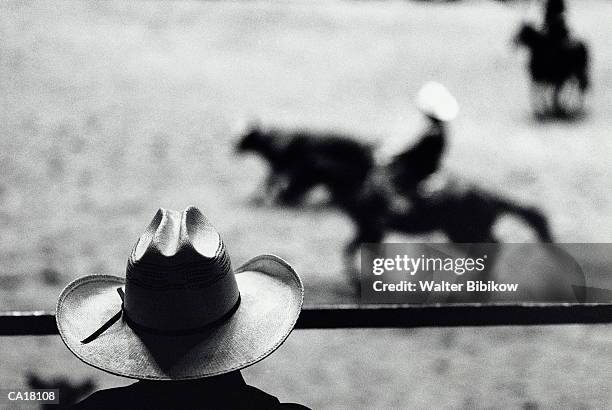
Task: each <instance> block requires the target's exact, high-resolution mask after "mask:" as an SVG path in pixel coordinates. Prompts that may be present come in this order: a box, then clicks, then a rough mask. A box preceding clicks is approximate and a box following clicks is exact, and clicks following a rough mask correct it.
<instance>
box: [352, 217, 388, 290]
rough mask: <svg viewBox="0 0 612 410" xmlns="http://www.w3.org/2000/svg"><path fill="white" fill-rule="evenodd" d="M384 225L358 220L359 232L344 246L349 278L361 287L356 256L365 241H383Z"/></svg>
mask: <svg viewBox="0 0 612 410" xmlns="http://www.w3.org/2000/svg"><path fill="white" fill-rule="evenodd" d="M384 229H385V228H384V226H383V225H381V224H376V223H371V222H366V221H360V222H359V221H357V234H356V235H355V238H353V240H352V241H351V242H349V243H348V245H346V247H345V248H344V267H345V268H344V270H345V272H346V273H347V275H349V280H350V281H352V282H353V283H354V284H356V286H357V287H359V277H360V275H359V273H360V268H359V267H357V266H355V256H356V255H357V251H358V250H359V247H360V246H361V244H363V243H381V242H382V240H383V238H384V234H385V231H384Z"/></svg>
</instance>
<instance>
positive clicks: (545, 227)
mask: <svg viewBox="0 0 612 410" xmlns="http://www.w3.org/2000/svg"><path fill="white" fill-rule="evenodd" d="M499 205H500V207H501V208H502V209H503V210H504V211H505V212H507V213H511V214H514V215H517V216H518V217H520V218H521V219H523V220H524V221H525V222H526V223H527V224H528V225H529V226H530V227H531V228H532V229H533V230H535V232H536V233H537V235H538V237H539V239H540V241H541V242H554V240H553V236H552V233H551V231H550V226H549V224H548V219H547V218H546V216H545V215H544V214H543V213H542V212H541V211H540V210H539V209H537V208H536V207H533V206H522V205H519V204H516V203H513V202H509V201H500V202H499Z"/></svg>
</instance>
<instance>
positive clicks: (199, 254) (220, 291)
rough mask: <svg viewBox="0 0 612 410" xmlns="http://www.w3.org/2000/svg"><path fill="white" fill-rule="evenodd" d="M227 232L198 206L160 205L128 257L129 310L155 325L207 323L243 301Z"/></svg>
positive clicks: (144, 323)
mask: <svg viewBox="0 0 612 410" xmlns="http://www.w3.org/2000/svg"><path fill="white" fill-rule="evenodd" d="M238 296H239V292H238V288H237V286H236V281H235V280H234V275H233V272H232V269H231V263H230V259H229V256H228V255H227V252H226V250H225V246H224V244H223V241H222V240H221V237H220V236H219V234H218V233H217V231H216V230H215V228H214V227H213V226H212V225H211V224H210V222H209V221H208V220H207V219H206V217H205V216H204V215H202V213H201V212H200V211H199V210H198V209H197V208H195V207H189V208H187V209H186V210H185V211H183V212H182V213H181V212H177V211H172V210H167V209H160V210H159V211H157V214H156V215H155V217H154V218H153V221H152V222H151V224H150V225H149V226H148V227H147V229H146V230H145V232H144V233H143V235H142V236H141V237H140V239H139V240H138V242H137V243H136V246H134V248H133V250H132V253H131V254H130V257H129V259H128V265H127V270H126V289H125V311H126V313H127V315H128V316H129V317H130V319H131V320H133V321H134V322H135V323H137V324H138V325H141V326H143V327H149V328H155V329H160V330H163V329H190V328H196V327H199V326H204V325H206V324H208V323H210V322H212V321H214V320H216V319H218V318H219V317H221V316H223V315H224V314H225V313H227V312H228V311H229V310H230V309H231V308H232V306H234V305H235V304H236V303H237V301H238Z"/></svg>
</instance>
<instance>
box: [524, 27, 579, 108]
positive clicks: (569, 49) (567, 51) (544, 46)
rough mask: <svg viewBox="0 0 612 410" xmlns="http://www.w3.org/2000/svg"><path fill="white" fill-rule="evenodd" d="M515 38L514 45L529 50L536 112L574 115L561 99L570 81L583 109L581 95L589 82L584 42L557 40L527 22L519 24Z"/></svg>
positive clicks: (533, 100) (568, 39) (567, 39)
mask: <svg viewBox="0 0 612 410" xmlns="http://www.w3.org/2000/svg"><path fill="white" fill-rule="evenodd" d="M514 41H515V44H516V45H522V46H525V47H527V49H528V50H529V52H530V60H529V73H530V75H531V80H532V83H533V88H532V102H533V106H534V109H535V112H536V114H538V115H541V114H552V115H554V116H569V115H572V114H575V112H573V110H570V109H568V107H567V104H566V103H565V102H563V101H562V93H563V91H564V88H565V87H566V86H567V85H568V84H569V83H571V82H573V83H574V84H575V85H576V86H577V92H578V102H577V104H576V105H577V109H578V110H582V108H583V107H584V94H585V92H586V91H587V89H588V88H589V83H590V81H589V51H588V47H587V46H586V44H585V43H584V42H582V41H579V40H573V39H570V38H566V39H562V40H559V41H557V40H555V39H552V38H549V37H548V36H546V34H545V32H542V31H539V30H538V29H536V28H535V27H533V26H532V25H530V24H526V23H525V24H523V25H522V26H521V29H520V30H519V32H518V33H517V35H516V37H515V38H514ZM550 93H552V95H550ZM539 100H544V103H543V104H540V103H539ZM548 101H551V102H550V103H548ZM542 105H543V106H542Z"/></svg>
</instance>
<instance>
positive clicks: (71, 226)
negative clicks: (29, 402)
mask: <svg viewBox="0 0 612 410" xmlns="http://www.w3.org/2000/svg"><path fill="white" fill-rule="evenodd" d="M526 3H527V2H513V3H512V4H511V5H504V4H501V3H500V2H494V1H485V0H480V1H477V0H474V1H463V2H456V3H451V4H438V3H434V4H427V3H425V2H412V1H388V2H348V1H317V2H267V1H265V2H260V1H257V2H175V1H173V2H168V3H166V2H134V3H130V4H127V5H125V4H122V3H119V2H112V1H109V2H98V3H93V2H92V3H84V2H83V3H82V2H58V3H57V4H55V3H51V2H43V1H37V2H31V1H4V2H2V3H0V169H1V172H0V262H1V263H0V310H9V309H53V308H54V303H55V301H56V299H57V296H58V294H59V292H60V291H61V289H62V288H63V286H64V285H65V284H66V283H68V282H69V281H70V280H72V279H73V278H75V277H78V276H81V275H86V274H91V273H108V274H116V275H122V274H123V273H124V269H125V262H126V259H127V255H128V252H129V250H130V248H131V246H132V245H133V243H134V242H135V240H136V238H137V237H138V235H139V234H140V232H141V231H142V230H143V229H144V227H145V226H146V224H147V223H148V222H149V220H150V219H151V218H152V217H153V215H154V213H155V211H156V209H157V208H158V207H160V206H163V207H167V208H173V209H182V208H184V207H185V206H186V205H189V204H194V205H196V206H198V207H200V208H201V209H202V210H204V211H205V212H206V213H207V215H209V217H210V219H211V220H212V221H213V222H214V224H215V225H216V226H217V228H218V229H219V231H220V232H221V233H222V235H223V238H224V240H225V242H226V244H227V245H228V248H229V250H230V253H231V255H232V260H233V263H234V265H235V266H238V265H239V264H240V263H241V262H244V261H246V260H247V259H248V258H250V257H251V256H254V255H256V254H259V253H275V254H278V255H280V256H282V257H284V258H285V259H287V260H288V261H290V262H291V263H292V264H293V265H294V267H295V268H296V270H297V271H298V272H299V273H300V274H301V276H302V278H303V281H304V283H305V286H306V292H307V296H306V303H317V302H328V303H338V302H347V301H352V300H354V296H353V295H352V290H351V288H350V286H349V281H348V280H347V278H346V277H345V276H344V275H343V274H342V273H341V258H340V250H341V248H342V246H343V244H344V243H345V242H346V240H347V239H348V238H349V237H350V235H351V230H352V227H351V225H350V223H349V221H348V220H347V219H346V218H345V217H343V216H342V215H340V214H338V213H337V212H335V211H334V210H331V209H328V210H321V209H317V208H308V209H299V210H287V209H278V208H262V207H254V206H253V205H252V204H251V203H250V202H249V198H251V197H252V195H253V194H254V193H255V192H256V190H257V187H258V186H259V185H258V184H260V183H261V181H262V178H263V176H264V175H265V172H266V169H265V167H264V166H263V164H262V163H261V162H260V161H258V160H257V159H256V158H246V157H244V158H237V157H236V156H235V155H234V153H233V144H234V143H235V137H236V132H237V130H239V129H240V126H241V125H244V123H245V121H249V120H254V119H258V120H260V121H261V122H262V123H263V124H269V125H278V126H282V127H288V128H291V127H298V126H306V127H309V128H314V129H334V130H340V131H344V132H348V133H351V134H354V135H356V136H358V137H359V138H363V139H364V140H367V141H371V142H380V141H383V140H384V139H386V138H402V137H405V138H410V137H411V136H414V135H416V132H417V131H418V129H419V127H420V122H419V114H418V112H417V111H416V110H415V109H414V107H413V105H412V99H413V96H414V94H415V93H416V91H417V90H418V88H419V86H420V85H421V84H422V83H423V82H425V81H427V80H429V79H437V80H439V81H442V82H443V83H444V84H446V85H447V86H448V88H449V89H450V90H451V91H452V92H453V93H454V94H455V95H456V97H457V99H458V101H459V103H460V105H461V113H460V116H459V118H458V119H457V120H456V121H455V122H454V123H453V126H452V134H453V137H452V141H451V144H450V148H449V151H448V155H447V159H446V162H445V168H446V169H447V170H448V171H449V172H452V173H454V174H459V175H461V176H463V177H465V178H467V179H469V180H471V181H474V182H475V183H477V184H479V185H481V186H483V187H486V188H488V189H491V190H494V191H496V192H499V193H501V194H504V195H506V196H509V197H512V198H516V199H517V200H519V201H521V202H526V203H532V204H535V205H538V206H539V207H540V208H542V209H543V210H544V211H545V212H546V214H547V216H548V217H549V219H550V222H551V225H552V229H553V233H554V235H555V237H556V238H558V240H559V241H560V242H612V219H611V218H610V215H611V214H612V197H611V195H612V189H611V188H612V168H611V167H610V159H611V158H612V142H611V141H612V140H611V139H610V134H611V133H612V116H610V113H611V112H612V111H611V109H612V70H610V67H612V25H610V24H609V20H610V16H612V3H611V2H608V1H604V0H581V1H571V2H569V8H570V10H569V12H570V22H571V26H572V28H573V29H574V30H575V32H576V33H577V35H579V36H581V37H582V38H584V39H586V40H587V41H588V43H589V44H590V46H591V49H592V52H593V67H592V74H593V90H592V92H591V94H590V95H589V97H588V112H589V113H588V115H587V116H586V117H585V118H584V119H582V120H581V121H578V122H574V123H568V122H545V123H538V122H535V121H534V120H533V119H532V117H531V116H530V110H529V100H528V83H527V81H526V76H525V70H524V62H525V55H524V54H523V53H521V52H519V51H515V50H513V49H512V47H511V44H510V39H511V36H512V34H513V32H514V30H516V28H517V25H518V24H519V22H520V20H521V17H522V16H523V15H525V12H526V7H525V6H524V5H525V4H526ZM500 229H501V230H502V236H503V237H504V238H505V239H506V240H508V241H520V240H522V239H523V235H524V233H523V228H522V227H521V226H520V225H518V224H516V223H515V222H514V221H510V222H509V223H508V224H507V226H502V227H500ZM391 239H397V240H429V241H436V240H444V238H443V237H440V236H438V235H431V236H427V237H424V238H406V237H393V238H391ZM0 346H1V348H0V387H2V388H11V387H19V386H22V385H23V384H24V383H25V380H24V374H25V373H26V372H27V371H37V372H39V373H41V374H43V375H46V376H58V375H64V376H67V377H70V378H71V379H74V380H77V379H80V378H82V377H85V376H93V377H95V378H96V381H97V382H98V385H99V386H100V387H107V386H112V385H120V384H127V383H129V382H130V381H129V380H127V379H121V378H117V377H112V376H107V375H103V374H100V373H99V372H96V371H94V370H93V369H90V368H89V367H87V366H85V365H83V364H81V363H80V362H79V361H78V360H77V359H76V358H73V357H72V356H71V354H70V353H69V352H68V351H67V350H66V349H65V348H64V347H63V345H62V343H61V341H60V339H59V338H58V337H23V338H2V339H1V340H0ZM611 357H612V328H611V327H610V326H566V327H528V328H522V327H517V328H488V329H475V328H458V329H419V330H351V331H348V330H329V331H310V330H309V331H302V330H298V331H295V332H294V333H293V334H292V335H291V337H290V338H289V339H288V341H287V342H286V344H285V345H283V346H282V347H281V349H279V351H278V352H276V353H275V354H274V355H273V356H271V357H270V358H268V359H267V360H265V361H264V362H262V363H260V364H257V365H255V366H253V367H252V368H250V369H248V370H247V371H245V376H246V378H247V380H248V381H250V382H252V383H253V384H254V385H256V386H259V387H261V388H263V389H264V390H267V391H269V392H271V393H275V394H277V395H278V396H279V397H280V398H281V399H282V400H285V401H297V402H301V403H304V404H306V405H309V406H311V407H313V408H317V409H319V408H559V407H564V408H608V407H609V406H611V405H612V391H611V389H610V376H611V375H612V360H610V358H611Z"/></svg>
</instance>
